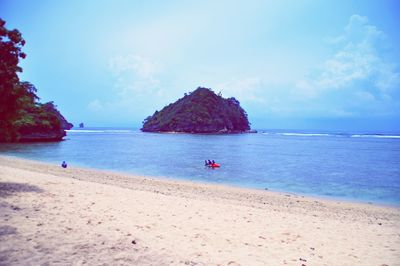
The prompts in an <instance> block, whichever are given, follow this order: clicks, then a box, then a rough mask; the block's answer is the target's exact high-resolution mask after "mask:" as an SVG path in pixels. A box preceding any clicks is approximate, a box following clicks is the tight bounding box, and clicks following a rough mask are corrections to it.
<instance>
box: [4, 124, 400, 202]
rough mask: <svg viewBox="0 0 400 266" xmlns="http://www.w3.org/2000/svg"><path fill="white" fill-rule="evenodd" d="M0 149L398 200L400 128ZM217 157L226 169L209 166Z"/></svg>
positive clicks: (80, 137)
mask: <svg viewBox="0 0 400 266" xmlns="http://www.w3.org/2000/svg"><path fill="white" fill-rule="evenodd" d="M0 154H1V155H11V156H16V157H20V158H26V159H34V160H39V161H43V162H49V163H53V164H61V162H62V161H66V162H67V163H68V165H69V167H75V166H76V167H87V168H97V169H104V170H112V171H117V172H125V173H131V174H135V175H144V176H151V177H159V178H173V179H182V180H190V181H196V182H207V183H217V184H224V185H230V186H237V187H244V188H253V189H259V190H271V191H279V192H289V193H296V194H299V195H309V196H317V197H323V198H331V199H338V200H348V201H357V202H368V203H378V204H384V205H395V206H400V133H399V132H397V133H385V134H383V133H374V132H332V131H330V132H326V131H305V130H258V133H252V134H232V135H206V134H204V135H201V134H199V135H192V134H173V133H167V134H160V133H143V132H141V131H140V130H139V129H130V128H84V129H72V130H69V131H67V136H66V137H65V140H64V141H61V142H47V143H19V144H4V143H3V144H0ZM205 160H215V162H217V163H219V164H220V165H221V167H220V168H215V169H212V168H209V167H205V166H204V161H205Z"/></svg>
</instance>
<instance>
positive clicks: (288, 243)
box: [0, 156, 400, 266]
mask: <svg viewBox="0 0 400 266" xmlns="http://www.w3.org/2000/svg"><path fill="white" fill-rule="evenodd" d="M43 264H45V265H46V264H48V265H54V264H57V265H71V264H73V265H84V264H86V265H132V264H139V265H171V264H182V265H380V266H381V265H400V208H397V207H389V206H378V205H372V204H362V203H353V202H345V201H335V200H325V199H319V198H312V197H304V196H298V195H293V194H286V193H276V192H271V191H263V190H251V189H240V188H234V187H228V186H222V185H211V184H202V183H194V182H186V181H174V180H168V179H165V180H164V179H156V178H149V177H141V176H133V175H127V174H121V173H112V172H106V171H98V170H92V169H81V168H76V167H69V168H67V169H63V168H61V167H59V166H56V165H51V164H45V163H40V162H35V161H28V160H22V159H17V158H13V157H4V156H0V265H43Z"/></svg>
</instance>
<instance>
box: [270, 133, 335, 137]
mask: <svg viewBox="0 0 400 266" xmlns="http://www.w3.org/2000/svg"><path fill="white" fill-rule="evenodd" d="M262 134H264V135H279V136H297V137H299V136H300V137H334V136H337V135H335V134H326V133H286V132H285V133H270V132H263V133H262Z"/></svg>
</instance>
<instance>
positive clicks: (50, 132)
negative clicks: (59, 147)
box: [0, 18, 72, 142]
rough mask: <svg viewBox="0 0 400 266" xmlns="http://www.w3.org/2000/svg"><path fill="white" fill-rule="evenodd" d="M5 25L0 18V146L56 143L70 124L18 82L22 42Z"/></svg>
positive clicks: (13, 31) (18, 33) (20, 69)
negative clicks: (22, 143)
mask: <svg viewBox="0 0 400 266" xmlns="http://www.w3.org/2000/svg"><path fill="white" fill-rule="evenodd" d="M5 24H6V22H5V21H4V20H2V19H1V18H0V142H16V141H59V140H61V139H62V138H63V137H64V136H65V135H66V134H65V129H70V128H71V127H72V124H71V123H68V121H67V120H66V119H65V118H64V117H63V116H62V115H61V113H60V112H59V111H58V110H57V109H56V106H55V105H54V103H53V102H48V103H44V104H43V103H40V102H38V100H39V97H38V96H37V95H36V92H37V90H36V88H35V86H34V85H32V84H31V83H29V82H26V81H21V80H20V79H19V77H18V73H20V72H22V68H21V67H20V66H18V63H19V60H20V59H24V58H25V57H26V54H25V53H24V52H22V47H23V46H24V45H25V40H24V39H23V38H22V35H21V33H20V32H19V31H18V30H16V29H14V30H8V29H7V28H6V27H5Z"/></svg>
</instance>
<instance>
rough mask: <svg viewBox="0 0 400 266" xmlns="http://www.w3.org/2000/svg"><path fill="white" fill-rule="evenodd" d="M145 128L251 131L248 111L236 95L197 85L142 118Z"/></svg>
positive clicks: (186, 131)
mask: <svg viewBox="0 0 400 266" xmlns="http://www.w3.org/2000/svg"><path fill="white" fill-rule="evenodd" d="M141 130H142V131H144V132H182V133H213V134H216V133H244V132H250V123H249V120H248V118H247V113H246V111H245V110H244V109H243V108H242V107H241V106H240V103H239V101H238V100H236V99H235V98H233V97H232V98H227V99H225V98H223V97H222V96H221V95H217V94H215V93H214V92H213V91H212V90H211V89H208V88H203V87H198V88H197V89H196V90H195V91H193V92H191V93H189V94H185V96H184V97H183V98H181V99H179V100H177V101H176V102H174V103H171V104H169V105H167V106H166V107H164V108H163V109H162V110H161V111H156V112H155V113H154V114H153V115H152V116H149V117H147V118H146V119H145V120H144V121H143V127H142V129H141Z"/></svg>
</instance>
